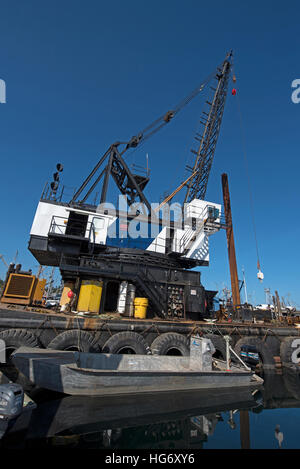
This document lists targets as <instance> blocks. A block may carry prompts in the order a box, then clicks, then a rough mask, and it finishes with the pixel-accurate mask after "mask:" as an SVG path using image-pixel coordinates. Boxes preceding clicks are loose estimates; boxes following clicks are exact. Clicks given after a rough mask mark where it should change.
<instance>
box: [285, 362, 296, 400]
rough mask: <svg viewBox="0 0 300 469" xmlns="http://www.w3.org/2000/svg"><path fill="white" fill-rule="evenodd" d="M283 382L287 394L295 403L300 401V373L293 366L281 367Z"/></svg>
mask: <svg viewBox="0 0 300 469" xmlns="http://www.w3.org/2000/svg"><path fill="white" fill-rule="evenodd" d="M282 375H283V382H284V385H285V388H286V390H287V391H288V393H289V394H290V395H291V396H292V397H293V398H294V399H296V400H297V401H299V400H300V371H299V367H298V370H297V371H296V367H295V366H291V367H290V366H284V367H283V373H282Z"/></svg>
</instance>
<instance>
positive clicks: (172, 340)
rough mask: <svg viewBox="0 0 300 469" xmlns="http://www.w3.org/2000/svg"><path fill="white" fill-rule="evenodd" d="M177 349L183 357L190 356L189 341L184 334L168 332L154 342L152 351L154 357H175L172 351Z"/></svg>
mask: <svg viewBox="0 0 300 469" xmlns="http://www.w3.org/2000/svg"><path fill="white" fill-rule="evenodd" d="M172 349H175V350H177V351H178V352H179V353H178V354H176V355H181V356H183V357H186V356H189V355H190V345H189V340H188V339H187V338H186V337H185V336H184V335H182V334H178V333H177V332H166V333H165V334H161V335H159V336H158V337H156V339H154V340H153V342H152V344H151V351H152V354H153V355H173V354H172V353H170V354H169V353H168V352H170V350H172Z"/></svg>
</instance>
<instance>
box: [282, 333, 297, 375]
mask: <svg viewBox="0 0 300 469" xmlns="http://www.w3.org/2000/svg"><path fill="white" fill-rule="evenodd" d="M294 340H297V341H298V344H297V346H296V347H292V343H293V342H294ZM299 347H300V337H299V336H294V337H286V338H285V339H283V341H282V342H281V344H280V358H281V362H282V365H284V366H294V367H295V368H296V369H298V364H297V363H293V362H292V355H293V353H294V352H295V351H296V350H297V349H298V348H299Z"/></svg>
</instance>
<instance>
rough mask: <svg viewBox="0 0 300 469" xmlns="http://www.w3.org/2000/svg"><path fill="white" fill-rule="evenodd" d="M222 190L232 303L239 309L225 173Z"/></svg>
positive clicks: (239, 300) (239, 302)
mask: <svg viewBox="0 0 300 469" xmlns="http://www.w3.org/2000/svg"><path fill="white" fill-rule="evenodd" d="M222 188H223V200H224V210H225V219H226V236H227V248H228V258H229V269H230V278H231V292H232V303H233V308H234V309H235V308H237V306H238V305H240V304H241V299H240V291H239V281H238V274H237V266H236V256H235V245H234V237H233V227H232V216H231V205H230V195H229V185H228V177H227V174H225V173H224V174H222ZM237 316H238V315H237Z"/></svg>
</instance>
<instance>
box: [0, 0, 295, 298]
mask: <svg viewBox="0 0 300 469" xmlns="http://www.w3.org/2000/svg"><path fill="white" fill-rule="evenodd" d="M299 14H300V5H299V3H298V2H296V1H288V2H285V3H284V4H282V2H273V1H263V2H258V1H255V0H254V1H251V2H250V1H246V2H238V1H233V2H232V1H226V2H225V1H216V2H213V3H208V2H204V1H194V0H186V1H185V2H182V1H177V0H172V1H171V0H160V1H157V0H151V1H146V0H144V1H136V0H127V1H126V2H125V1H120V0H117V1H116V0H115V1H110V2H104V1H100V0H99V1H92V0H87V1H85V2H83V1H77V0H73V1H66V0H62V1H59V2H58V1H51V2H50V1H43V2H40V1H30V0H28V1H27V2H21V1H14V0H11V1H2V2H1V15H0V41H1V51H0V58H1V59H0V78H1V79H3V80H5V82H6V85H7V103H6V104H0V122H1V130H0V136H1V138H0V155H1V186H0V188H1V189H0V190H1V199H2V210H1V231H0V253H2V254H4V256H5V258H6V260H7V261H11V260H12V259H13V257H14V254H15V251H16V249H18V251H19V258H18V260H19V262H21V263H22V264H23V266H24V268H29V267H31V268H33V269H34V270H35V269H36V268H37V267H36V266H37V262H36V261H35V259H34V258H33V257H32V256H31V254H30V253H29V252H28V251H27V243H28V239H29V231H30V226H31V223H32V220H33V217H34V213H35V209H36V205H37V202H38V199H39V197H40V194H41V191H42V188H43V185H44V183H45V181H46V180H47V179H49V178H51V177H52V173H53V171H54V168H55V164H56V163H57V162H61V163H63V164H64V167H65V170H64V173H63V182H64V183H65V184H66V185H67V186H69V187H78V185H79V184H80V183H81V182H82V179H83V177H84V176H85V175H87V174H88V172H89V171H90V169H91V168H92V167H93V165H94V164H95V162H96V161H97V159H98V158H99V157H100V156H101V154H102V153H104V152H105V150H106V149H107V147H108V146H109V145H110V144H111V143H113V142H114V141H116V140H126V139H128V138H130V137H131V136H132V135H134V134H135V133H137V132H138V131H139V130H141V129H143V128H144V127H145V126H146V125H148V124H149V123H151V122H152V121H153V120H154V119H155V118H156V117H158V116H160V115H161V114H162V113H163V112H164V111H166V110H168V109H169V108H170V107H172V105H174V104H176V103H177V102H178V101H179V100H180V99H181V98H182V97H184V96H185V95H186V94H187V93H189V92H190V91H191V90H193V89H194V87H195V86H197V85H198V84H199V83H201V81H202V79H203V78H205V77H206V76H207V75H208V74H209V73H211V72H212V71H213V70H214V68H215V66H216V65H217V64H219V63H220V62H221V61H222V60H223V58H224V56H225V54H226V52H227V51H228V50H229V49H231V48H232V49H233V50H234V57H235V58H234V61H235V72H236V75H237V79H238V81H237V83H236V88H237V90H238V94H239V100H240V103H241V109H242V116H243V122H244V132H245V140H246V149H247V156H248V163H249V175H250V180H251V187H252V191H253V199H254V208H255V221H256V230H257V237H258V245H259V252H260V260H261V267H262V271H263V272H264V274H265V281H264V282H263V284H260V283H259V282H258V280H257V279H256V271H257V269H256V250H255V241H254V235H253V226H252V223H251V213H250V205H249V193H248V189H247V179H246V178H247V175H246V170H245V163H244V160H243V153H242V140H241V132H240V127H239V120H238V114H237V103H236V99H235V98H234V97H233V96H231V93H229V95H228V99H227V103H226V108H225V112H224V118H223V123H222V129H221V134H220V138H219V142H218V145H217V150H216V154H215V160H214V164H213V168H212V172H211V175H210V179H209V184H208V191H207V199H208V200H211V201H215V202H221V201H222V191H221V182H220V181H221V174H222V173H223V172H227V173H228V176H229V184H230V190H231V201H232V211H233V221H234V230H235V240H236V251H237V261H238V268H239V272H240V274H241V268H242V266H244V268H245V273H246V279H247V285H248V293H249V294H250V295H251V297H250V298H251V299H252V301H253V302H255V303H260V302H264V301H265V300H264V288H266V287H269V288H271V290H272V292H274V290H278V292H279V294H280V296H288V295H289V296H290V298H291V299H292V300H293V301H294V302H296V303H298V304H299V305H300V293H299V261H300V256H299V248H298V243H299V231H300V230H299V218H298V210H299V209H298V204H299V195H298V192H299V191H298V186H299V183H298V180H299V170H300V161H299V137H298V136H299V115H300V104H298V105H297V104H294V103H292V101H291V92H292V89H291V83H292V81H293V80H294V79H296V78H300V67H299V63H300V60H299V50H300V48H299V45H300V44H299V24H298V23H299ZM231 88H232V84H230V90H231ZM201 109H202V101H201V99H200V98H199V100H195V101H194V102H193V103H192V104H191V105H190V107H189V108H188V109H187V110H186V111H184V112H183V113H182V114H181V115H180V116H179V117H178V119H176V122H175V121H174V124H173V123H172V124H171V125H170V127H168V128H167V129H166V130H164V131H163V132H161V133H160V134H159V135H157V136H155V137H153V139H152V140H151V141H149V144H148V146H147V145H145V147H143V148H142V149H141V150H140V152H135V154H134V156H131V157H129V163H131V162H135V163H143V162H144V161H145V153H146V152H148V153H149V158H150V167H151V176H152V179H151V181H150V184H149V187H148V189H147V191H146V195H147V196H148V198H149V199H153V200H157V199H158V198H159V196H160V195H161V194H162V193H164V192H165V191H168V190H169V189H174V188H175V187H176V186H177V185H178V184H179V183H180V182H181V181H182V180H183V177H184V166H185V163H186V160H187V158H188V155H189V149H190V148H191V146H192V140H193V134H194V131H195V130H196V127H197V121H198V118H199V116H200V113H201ZM172 126H173V127H172ZM4 273H5V268H4V266H3V265H0V276H1V277H2V278H3V276H4ZM202 281H203V284H204V285H205V286H206V287H207V288H211V289H220V288H222V287H223V286H225V285H227V286H229V285H230V280H229V268H228V261H227V248H226V237H225V232H220V233H218V234H216V235H215V236H214V237H213V238H212V239H211V265H210V267H209V268H203V269H202Z"/></svg>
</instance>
